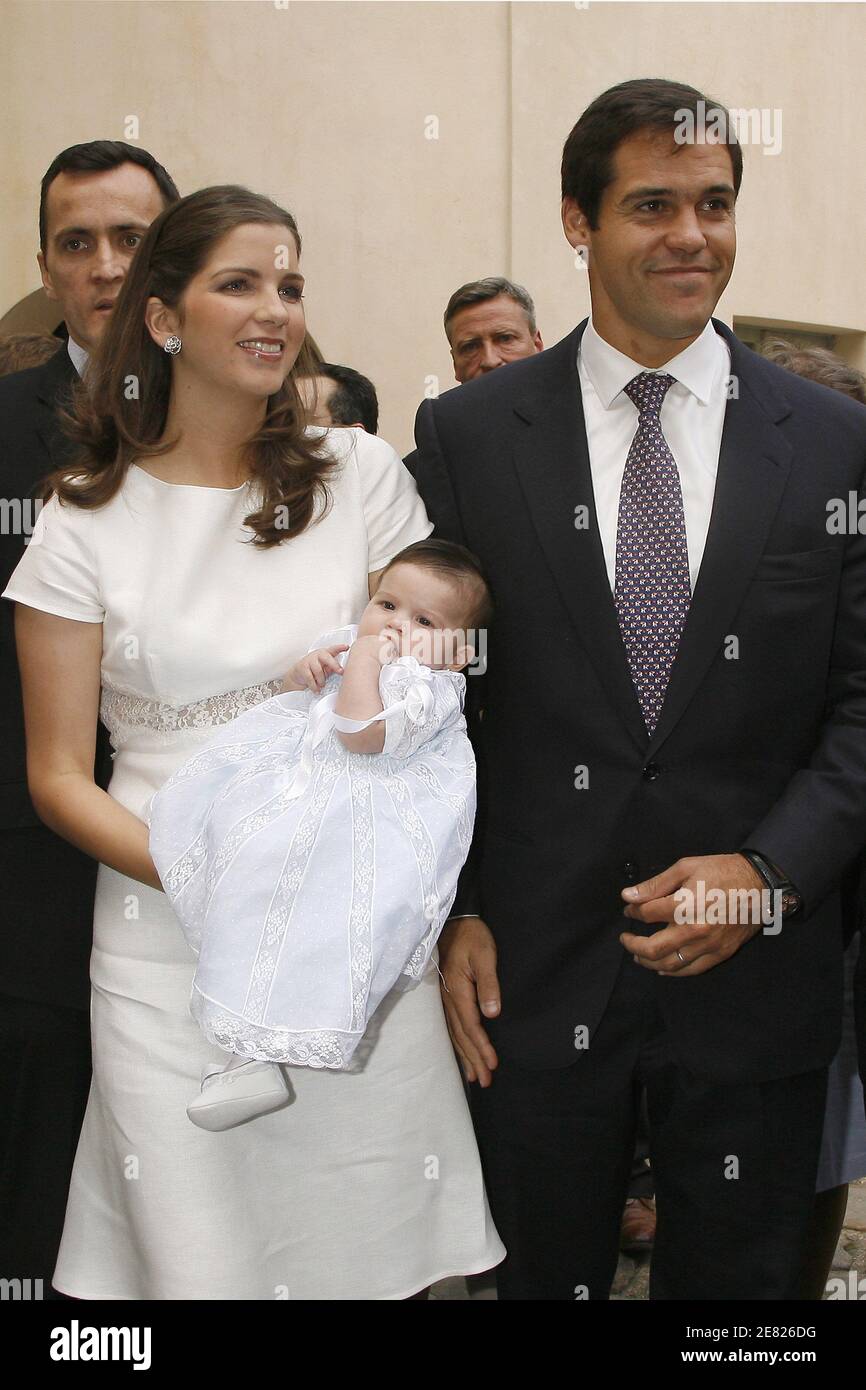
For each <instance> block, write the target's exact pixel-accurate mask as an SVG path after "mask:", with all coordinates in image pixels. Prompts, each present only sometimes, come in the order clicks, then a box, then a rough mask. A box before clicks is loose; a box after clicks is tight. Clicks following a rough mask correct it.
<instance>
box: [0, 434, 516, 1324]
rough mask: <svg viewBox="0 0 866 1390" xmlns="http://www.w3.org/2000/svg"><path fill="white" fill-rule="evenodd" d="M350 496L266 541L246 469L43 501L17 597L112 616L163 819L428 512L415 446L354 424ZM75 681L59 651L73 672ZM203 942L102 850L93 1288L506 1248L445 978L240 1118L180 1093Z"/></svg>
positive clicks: (340, 1274)
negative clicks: (269, 1103) (407, 459)
mask: <svg viewBox="0 0 866 1390" xmlns="http://www.w3.org/2000/svg"><path fill="white" fill-rule="evenodd" d="M330 438H331V441H332V445H331V447H332V449H333V450H334V452H335V453H336V454H337V455H338V456H339V457H340V458H341V459H342V466H341V467H340V469H339V471H338V474H337V476H336V477H332V479H331V482H330V487H331V493H332V497H333V504H332V507H331V510H330V512H329V513H328V514H327V515H325V516H324V518H323V519H322V520H320V521H319V522H318V524H316V525H313V526H311V527H309V528H308V529H307V530H306V531H305V532H304V533H303V534H302V535H300V536H298V537H296V538H294V539H293V540H291V541H288V542H283V543H282V544H281V545H279V546H276V547H273V548H270V549H267V550H261V549H259V548H258V547H253V546H252V545H251V544H249V536H250V534H251V533H250V532H249V530H248V529H247V528H245V527H244V526H243V518H244V516H245V515H247V514H248V513H249V512H250V511H251V510H253V506H252V499H251V495H250V489H249V485H247V484H244V485H243V486H242V487H240V488H234V489H221V488H206V487H197V486H186V485H178V484H172V483H167V482H162V481H160V480H159V479H157V478H155V477H153V476H152V475H151V474H149V473H147V472H146V471H144V470H143V469H141V468H138V467H137V466H132V467H131V468H130V469H129V471H128V474H127V477H126V479H125V481H124V484H123V486H122V488H121V490H120V492H119V493H118V494H117V495H116V496H115V497H114V498H113V499H112V501H111V502H110V503H109V504H108V505H107V506H105V507H102V508H100V509H98V510H96V511H85V510H82V509H80V508H77V507H72V506H68V505H67V506H63V507H60V506H59V505H58V503H57V501H56V499H52V501H51V502H49V503H48V504H47V506H46V507H45V508H43V510H42V513H41V515H40V518H39V522H38V523H37V526H36V527H35V528H34V534H33V539H32V541H31V543H30V545H29V546H28V548H27V551H26V552H25V555H24V557H23V558H22V560H21V563H20V564H19V566H18V568H17V569H16V571H15V573H14V574H13V576H12V579H11V581H10V583H9V586H8V588H7V589H6V591H5V593H6V596H7V597H9V598H13V599H16V600H18V601H19V602H21V603H25V604H28V605H30V606H31V607H34V608H39V609H42V610H44V611H47V612H50V613H55V614H58V615H60V616H62V617H66V618H72V619H76V620H79V621H83V622H91V623H102V624H103V656H102V682H103V688H102V703H101V713H102V718H103V721H104V722H105V724H106V725H107V727H108V729H109V732H110V733H111V737H112V742H113V745H114V747H115V749H116V752H115V755H114V771H113V775H112V779H111V784H110V789H109V790H110V794H111V795H112V796H113V797H115V798H116V799H117V800H118V801H120V802H121V803H122V804H123V805H124V806H126V807H128V809H129V810H130V811H132V812H133V813H134V814H135V815H137V816H141V817H143V813H144V811H145V808H146V806H147V805H148V803H149V801H150V800H151V798H152V796H153V794H154V792H155V791H156V790H157V789H158V788H159V787H160V786H161V785H162V784H163V783H164V782H165V781H166V779H167V778H168V777H169V776H170V775H171V774H172V773H173V772H174V771H175V769H176V768H177V767H178V766H179V765H180V764H181V763H182V762H183V761H185V760H186V759H187V758H188V757H189V756H190V755H191V753H193V752H194V751H195V750H196V749H197V748H200V747H202V746H203V744H204V743H205V742H206V741H207V740H208V738H209V737H212V735H213V732H214V729H215V727H217V726H218V725H220V724H221V723H224V722H226V721H228V720H230V719H231V718H233V717H234V716H235V715H237V714H239V713H241V712H243V711H244V710H246V709H249V708H251V707H252V706H253V705H255V704H256V703H258V702H260V701H262V700H265V699H267V698H269V697H270V696H272V695H274V694H275V693H277V691H278V690H279V688H280V678H281V677H282V675H283V674H284V673H285V672H286V671H287V670H288V669H289V667H290V666H292V665H293V664H294V663H295V662H296V661H297V660H298V659H299V657H300V656H302V655H303V653H304V652H305V651H306V650H307V649H308V647H309V645H310V643H311V642H312V641H313V639H314V638H315V637H316V635H317V634H318V633H320V632H322V631H325V630H328V629H331V628H335V627H341V626H344V625H346V624H349V623H352V622H356V621H357V619H358V617H359V616H360V613H361V611H362V610H363V608H364V606H365V604H366V602H367V573H368V571H373V570H376V569H380V568H381V567H382V566H383V565H385V564H386V563H387V562H388V561H389V560H390V559H391V558H392V556H393V555H394V554H396V553H397V552H398V551H399V550H401V549H402V548H403V547H404V546H405V545H408V544H410V543H411V542H412V541H415V540H419V539H421V538H423V537H424V536H426V535H427V534H428V533H429V531H430V529H431V527H430V523H429V521H428V520H427V517H426V514H425V512H424V508H423V505H422V503H421V501H420V499H419V498H418V496H417V493H416V491H415V488H414V484H413V483H412V480H411V478H410V476H409V474H408V473H407V472H406V470H405V469H404V468H403V466H402V464H401V462H400V460H399V459H398V457H397V455H396V454H395V453H394V451H393V450H392V449H391V448H390V447H389V446H388V445H386V444H385V443H384V442H383V441H381V440H379V439H376V438H374V437H372V436H369V435H366V434H363V433H362V432H361V431H358V430H334V431H332V432H331V434H330ZM58 680H60V681H62V680H63V673H62V672H58ZM193 970H194V956H193V954H192V952H191V951H190V948H189V946H188V945H187V943H186V941H185V940H184V937H183V934H182V932H181V930H180V927H179V925H178V922H177V919H176V917H175V915H174V913H173V912H172V910H171V907H170V905H169V903H168V902H167V900H166V898H165V895H164V894H163V893H160V892H157V891H156V890H155V889H151V888H148V887H147V886H145V885H143V884H141V883H139V882H137V881H136V880H134V879H129V878H126V877H124V876H123V875H122V874H119V873H117V872H115V871H114V870H112V869H109V868H106V866H105V865H100V868H99V879H98V886H97V898H96V908H95V917H94V942H93V954H92V958H91V982H92V1029H93V1051H94V1059H93V1082H92V1086H91V1091H90V1098H89V1101H88V1105H87V1112H86V1115H85V1119H84V1126H83V1129H82V1133H81V1139H80V1142H79V1146H78V1152H77V1155H76V1159H75V1167H74V1171H73V1176H72V1182H71V1187H70V1194H69V1204H68V1208H67V1216H66V1225H65V1229H64V1233H63V1241H62V1245H61V1249H60V1255H59V1259H58V1264H57V1270H56V1274H55V1283H56V1286H57V1288H58V1289H60V1290H61V1291H62V1292H64V1293H67V1294H71V1295H74V1296H75V1297H78V1298H83V1299H285V1298H296V1299H321V1300H331V1299H388V1298H395V1299H399V1298H404V1297H406V1296H408V1295H410V1294H412V1293H414V1292H415V1291H417V1290H418V1289H420V1288H422V1287H423V1286H424V1285H426V1284H428V1283H430V1282H431V1281H433V1280H435V1279H438V1278H440V1277H443V1276H446V1275H449V1274H455V1273H470V1272H473V1271H480V1270H483V1269H487V1268H489V1267H491V1266H492V1265H494V1264H497V1263H498V1262H499V1261H500V1260H501V1259H502V1257H503V1254H504V1250H503V1247H502V1244H501V1242H500V1240H499V1238H498V1236H497V1234H496V1231H495V1228H494V1227H493V1225H492V1222H491V1218H490V1213H489V1210H488V1206H487V1201H486V1197H485V1193H484V1187H483V1183H482V1178H481V1170H480V1165H479V1160H478V1154H477V1149H476V1145H475V1139H474V1135H473V1131H472V1126H471V1122H470V1118H469V1113H468V1110H467V1106H466V1102H465V1098H464V1094H463V1089H462V1082H461V1079H460V1075H459V1071H458V1068H457V1064H456V1062H455V1059H454V1056H453V1052H452V1049H451V1045H450V1041H449V1038H448V1035H447V1031H446V1028H445V1022H444V1017H443V1013H442V1006H441V1001H440V997H439V990H438V983H437V976H436V974H435V973H430V974H427V975H426V976H425V977H424V978H423V979H422V980H421V981H420V982H419V984H418V986H417V988H415V989H413V990H409V991H408V992H406V993H400V994H395V995H393V996H392V997H391V998H389V999H388V1000H386V1001H385V1004H384V1005H383V1006H382V1009H381V1010H380V1018H379V1019H377V1023H380V1027H379V1029H378V1034H377V1037H376V1041H375V1046H374V1047H373V1049H372V1051H371V1053H370V1056H369V1058H368V1060H367V1063H366V1066H365V1067H364V1069H363V1070H362V1071H359V1072H343V1071H323V1070H312V1069H310V1068H305V1067H304V1068H302V1067H297V1068H294V1069H292V1071H291V1073H290V1076H291V1081H292V1086H293V1090H294V1092H295V1097H294V1100H293V1101H292V1103H291V1104H289V1105H288V1106H287V1107H285V1108H284V1109H282V1110H279V1111H275V1112H274V1113H272V1114H270V1115H266V1116H263V1117H261V1118H259V1119H257V1120H255V1121H254V1122H253V1123H250V1124H246V1125H240V1126H238V1127H236V1128H235V1129H232V1130H227V1131H224V1132H222V1133H210V1132H208V1131H205V1130H201V1129H198V1128H197V1127H196V1126H195V1125H193V1124H191V1123H190V1121H189V1119H188V1118H187V1115H186V1112H185V1107H186V1104H187V1103H188V1101H189V1098H190V1096H191V1095H192V1094H194V1092H195V1090H196V1088H197V1087H198V1084H199V1080H200V1076H201V1071H202V1068H203V1066H204V1065H205V1064H206V1063H208V1062H220V1061H222V1060H223V1059H224V1056H225V1054H224V1053H222V1052H220V1051H219V1050H218V1049H216V1048H215V1047H213V1046H212V1045H211V1044H209V1043H208V1042H207V1041H206V1040H205V1039H204V1037H203V1036H202V1034H201V1032H200V1030H199V1028H198V1026H197V1025H196V1023H195V1022H194V1021H193V1019H192V1018H191V1016H190V1012H189V1000H190V986H191V982H192V977H193Z"/></svg>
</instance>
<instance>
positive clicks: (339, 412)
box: [316, 362, 379, 434]
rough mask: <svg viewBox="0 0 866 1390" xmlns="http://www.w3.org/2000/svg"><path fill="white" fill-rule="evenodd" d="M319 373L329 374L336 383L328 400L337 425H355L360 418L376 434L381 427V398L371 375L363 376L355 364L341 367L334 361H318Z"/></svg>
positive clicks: (332, 416) (327, 375)
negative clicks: (377, 393)
mask: <svg viewBox="0 0 866 1390" xmlns="http://www.w3.org/2000/svg"><path fill="white" fill-rule="evenodd" d="M316 375H317V376H326V377H327V378H328V380H329V381H333V382H335V383H336V389H335V391H334V394H333V395H332V396H331V399H330V401H329V402H328V410H329V411H330V414H331V419H332V420H333V422H334V424H335V425H355V424H357V423H358V421H359V420H360V421H361V424H362V425H363V426H364V429H365V430H366V431H367V433H368V434H376V432H377V431H378V429H379V398H378V396H377V395H376V388H375V386H374V385H373V383H372V381H370V380H369V378H368V377H366V376H362V375H361V373H360V372H356V371H355V369H354V368H353V367H340V366H337V365H336V364H335V363H334V362H321V363H319V366H318V367H317V369H316Z"/></svg>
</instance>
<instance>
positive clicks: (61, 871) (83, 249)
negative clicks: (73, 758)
mask: <svg viewBox="0 0 866 1390" xmlns="http://www.w3.org/2000/svg"><path fill="white" fill-rule="evenodd" d="M178 197H179V194H178V191H177V188H176V187H175V184H174V182H173V180H172V179H171V178H170V177H169V175H168V174H167V173H166V171H165V170H164V169H163V168H162V166H161V165H160V164H158V163H157V162H156V160H155V159H154V158H153V156H152V155H149V154H148V153H147V151H145V150H142V149H140V148H138V147H136V146H131V145H125V144H122V143H119V142H117V141H111V140H98V141H93V142H91V143H88V144H84V145H74V146H72V147H70V148H69V149H67V150H64V151H63V152H62V153H61V154H60V155H58V156H57V158H56V159H55V160H54V161H53V163H52V164H51V166H50V168H49V169H48V170H47V172H46V174H45V177H44V178H43V180H42V189H41V200H40V208H39V231H40V251H39V255H38V261H39V267H40V270H41V272H42V279H43V284H44V286H45V289H46V292H47V293H48V295H49V297H50V298H51V299H53V300H56V301H57V305H58V311H59V315H62V317H63V320H64V323H65V327H66V331H67V334H68V338H67V340H66V342H64V343H61V344H59V348H58V351H57V352H56V353H55V354H54V356H53V357H51V358H50V359H49V360H48V361H47V362H46V363H44V364H43V365H42V366H39V367H32V368H30V369H29V370H27V371H22V372H16V373H14V374H13V375H11V376H7V377H5V378H4V379H3V380H0V506H2V509H3V526H2V534H0V579H2V584H3V587H5V585H6V584H7V583H8V580H9V576H10V575H11V573H12V571H13V570H14V568H15V566H16V565H17V563H18V560H19V559H20V557H21V555H22V553H23V550H24V546H25V544H26V543H27V542H28V540H29V538H30V535H31V534H32V531H33V526H34V523H35V520H36V517H37V515H38V510H39V506H40V500H39V489H40V484H41V482H42V480H43V479H44V478H45V477H46V475H47V474H49V473H50V472H51V471H52V469H54V468H56V467H59V466H60V465H61V464H62V463H63V461H64V458H65V457H67V450H68V444H67V440H66V438H65V436H64V434H63V432H62V429H61V426H60V422H59V420H58V418H57V410H58V408H59V407H63V406H68V405H69V402H70V398H71V390H72V386H73V384H74V383H75V382H76V381H77V380H78V378H79V376H80V374H81V373H82V372H83V371H84V369H85V366H86V362H87V357H88V354H89V353H90V352H91V351H92V349H93V348H94V347H95V346H96V344H97V343H98V342H99V339H100V337H101V335H102V331H103V329H104V327H105V324H106V322H107V319H108V316H109V315H110V313H111V309H112V306H113V303H114V300H115V299H116V298H117V295H118V292H119V290H120V286H121V284H122V283H123V279H124V277H125V275H126V271H127V269H128V267H129V265H130V262H131V260H132V257H133V255H134V254H135V250H136V248H137V246H138V244H139V242H140V240H141V238H142V236H143V235H144V233H145V231H146V230H147V227H148V226H149V225H150V223H151V222H152V221H153V219H154V218H155V217H156V216H158V214H159V213H160V212H161V211H162V209H163V208H164V207H165V206H167V205H168V204H169V203H172V202H175V201H176V200H177V198H178ZM12 610H13V605H12V604H4V605H3V606H2V609H0V720H2V726H3V735H4V737H3V742H2V748H0V894H2V903H3V906H2V914H3V921H2V932H0V1052H2V1055H3V1058H4V1067H3V1073H2V1081H0V1153H2V1173H3V1177H2V1186H0V1276H2V1277H3V1278H9V1279H22V1280H23V1279H31V1280H41V1281H42V1283H41V1288H42V1292H43V1294H44V1296H46V1297H51V1292H50V1281H51V1276H52V1274H53V1271H54V1262H55V1259H56V1255H57V1247H58V1244H59V1241H60V1236H61V1232H62V1229H63V1216H64V1212H65V1208H66V1196H67V1190H68V1186H69V1177H70V1174H71V1171H72V1162H73V1159H74V1156H75V1147H76V1144H77V1142H78V1133H79V1130H80V1128H81V1121H82V1118H83V1115H84V1106H85V1103H86V1100H87V1093H88V1088H89V1085H90V1019H89V1007H90V982H89V977H88V963H89V958H90V945H91V932H92V926H93V895H94V889H95V883H96V869H97V865H96V862H95V861H94V860H92V859H89V858H88V857H87V856H86V855H83V854H81V853H79V851H78V850H76V849H74V848H73V847H72V845H70V844H69V843H68V842H67V841H66V840H62V839H60V838H59V837H58V836H57V835H54V834H53V833H52V832H51V831H50V830H48V829H47V828H46V827H45V826H43V825H42V824H41V823H40V821H39V818H38V816H37V815H36V813H35V811H34V809H33V806H32V804H31V801H30V796H29V794H28V790H27V773H26V757H25V741H24V720H23V712H22V708H21V693H20V685H19V678H18V666H17V661H16V655H15V637H14V624H13V611H12ZM96 766H97V775H98V777H99V780H100V785H101V786H103V787H105V786H106V785H107V783H108V776H109V770H110V750H109V746H108V736H107V734H106V732H105V730H104V729H102V728H101V727H100V733H99V738H98V740H97V748H96ZM31 1287H36V1288H39V1285H38V1284H37V1285H33V1286H31Z"/></svg>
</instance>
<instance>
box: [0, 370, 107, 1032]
mask: <svg viewBox="0 0 866 1390" xmlns="http://www.w3.org/2000/svg"><path fill="white" fill-rule="evenodd" d="M76 380H77V374H76V371H75V368H74V367H73V365H72V362H71V360H70V357H69V353H68V352H67V350H66V347H65V345H61V346H60V348H59V350H58V352H57V353H56V354H55V356H54V357H52V358H50V359H49V360H48V362H45V363H43V365H42V366H40V367H31V368H29V369H28V370H27V371H23V372H16V373H14V374H13V375H12V376H7V377H3V378H2V379H0V499H2V505H3V507H4V518H3V522H4V524H3V525H2V528H0V589H5V587H6V585H7V583H8V582H9V577H10V575H11V574H12V571H13V570H14V569H15V566H16V565H17V563H18V561H19V559H20V558H21V556H22V554H23V553H24V546H25V542H26V539H27V537H26V534H22V528H21V526H20V524H18V518H19V517H21V518H22V519H23V520H24V522H25V526H26V527H27V528H28V531H29V530H30V529H32V523H33V521H34V520H35V518H36V515H37V512H36V510H35V509H33V508H32V506H31V507H30V508H29V510H28V506H27V503H28V499H30V500H31V502H32V499H33V497H34V496H35V493H36V491H37V488H38V485H39V483H40V482H41V480H42V479H43V478H44V477H45V475H46V474H47V473H49V472H50V471H51V470H52V469H53V468H54V467H56V466H58V465H59V464H61V463H62V462H63V459H64V457H65V456H66V453H67V449H68V446H67V443H66V439H65V436H64V435H63V434H62V431H61V430H60V427H59V425H58V422H57V419H56V415H55V408H56V406H57V404H59V403H60V402H61V401H68V398H69V393H70V391H71V387H72V385H73V383H74V382H75V381H76ZM14 616H15V605H14V603H10V602H9V600H8V599H7V600H5V601H4V602H2V603H0V720H2V728H3V739H2V741H0V893H2V907H0V912H2V930H0V993H4V994H12V995H15V996H16V997H17V998H23V999H32V1000H36V1001H39V1002H43V1003H53V1004H62V1005H68V1006H70V1007H73V1008H87V1007H88V1005H89V999H90V984H89V978H88V962H89V958H90V945H91V936H92V928H93V894H94V887H95V883H96V869H97V865H96V862H95V861H94V860H92V859H90V858H89V857H88V856H87V855H84V854H81V853H80V852H79V851H78V850H76V849H74V848H73V847H72V845H70V844H68V842H67V841H65V840H62V839H60V837H59V836H57V835H55V834H53V833H52V831H50V830H48V829H47V827H46V826H44V825H43V824H42V822H41V821H40V820H39V817H38V816H37V815H36V812H35V811H34V809H33V805H32V802H31V800H30V796H29V793H28V791H27V765H26V749H25V741H24V716H23V711H22V707H21V686H20V681H19V677H18V663H17V659H16V654H15V628H14ZM58 679H60V680H62V679H63V673H62V672H59V673H58ZM96 762H97V766H96V775H97V781H98V782H99V784H100V785H101V786H102V787H106V786H107V785H108V779H109V774H110V768H111V762H110V747H109V744H108V736H107V734H106V732H105V730H104V729H103V727H102V725H100V726H99V733H98V738H97V759H96Z"/></svg>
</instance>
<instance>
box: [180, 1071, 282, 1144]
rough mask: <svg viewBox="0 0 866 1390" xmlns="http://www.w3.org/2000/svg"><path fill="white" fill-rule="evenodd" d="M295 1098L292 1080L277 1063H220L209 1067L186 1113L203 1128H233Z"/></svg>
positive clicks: (276, 1108)
mask: <svg viewBox="0 0 866 1390" xmlns="http://www.w3.org/2000/svg"><path fill="white" fill-rule="evenodd" d="M291 1098H292V1092H291V1088H290V1086H289V1083H288V1081H287V1080H286V1078H285V1076H284V1075H283V1070H282V1067H280V1066H278V1064H277V1063H276V1062H256V1061H252V1062H241V1063H240V1064H235V1065H234V1066H230V1067H229V1068H228V1069H227V1068H226V1067H224V1066H221V1065H219V1064H217V1065H216V1066H210V1067H206V1068H205V1070H204V1072H203V1074H202V1081H201V1092H200V1094H199V1095H197V1096H196V1097H195V1099H194V1100H192V1101H190V1103H189V1105H188V1106H187V1108H186V1113H187V1115H189V1118H190V1119H191V1120H192V1122H193V1124H194V1125H198V1127H199V1129H209V1130H214V1131H216V1130H221V1129H232V1128H233V1127H234V1126H235V1125H242V1124H244V1122H245V1121H246V1120H254V1119H255V1118H256V1117H257V1116H258V1115H268V1114H270V1112H271V1111H272V1110H279V1109H280V1107H281V1106H283V1105H287V1104H288V1102H289V1101H290V1100H291Z"/></svg>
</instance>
